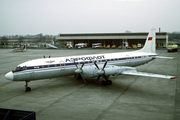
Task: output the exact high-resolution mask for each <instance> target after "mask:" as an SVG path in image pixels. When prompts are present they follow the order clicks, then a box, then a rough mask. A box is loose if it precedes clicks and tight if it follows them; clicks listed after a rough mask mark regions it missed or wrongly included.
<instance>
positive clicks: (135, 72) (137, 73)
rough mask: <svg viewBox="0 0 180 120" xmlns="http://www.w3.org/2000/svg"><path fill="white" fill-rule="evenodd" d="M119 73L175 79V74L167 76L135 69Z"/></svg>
mask: <svg viewBox="0 0 180 120" xmlns="http://www.w3.org/2000/svg"><path fill="white" fill-rule="evenodd" d="M121 74H125V75H137V76H147V77H157V78H166V79H175V78H177V77H176V76H168V75H160V74H153V73H145V72H137V71H135V70H133V71H123V72H122V73H121Z"/></svg>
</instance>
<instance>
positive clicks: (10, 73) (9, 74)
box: [5, 72, 13, 80]
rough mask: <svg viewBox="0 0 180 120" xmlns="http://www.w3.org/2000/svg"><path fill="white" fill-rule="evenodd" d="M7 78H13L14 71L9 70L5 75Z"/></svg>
mask: <svg viewBox="0 0 180 120" xmlns="http://www.w3.org/2000/svg"><path fill="white" fill-rule="evenodd" d="M5 78H6V79H8V80H13V73H12V72H8V73H7V74H6V75H5Z"/></svg>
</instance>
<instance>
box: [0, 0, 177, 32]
mask: <svg viewBox="0 0 180 120" xmlns="http://www.w3.org/2000/svg"><path fill="white" fill-rule="evenodd" d="M152 27H155V28H156V31H158V29H159V27H160V28H161V31H163V32H173V31H180V0H0V36H3V35H27V34H30V35H35V34H39V33H42V34H43V35H45V34H52V35H57V34H59V33H119V32H125V31H126V30H129V31H131V32H148V31H149V30H150V29H151V28H152Z"/></svg>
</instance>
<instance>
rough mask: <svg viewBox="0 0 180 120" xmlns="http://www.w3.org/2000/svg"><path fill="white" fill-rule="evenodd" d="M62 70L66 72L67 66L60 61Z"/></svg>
mask: <svg viewBox="0 0 180 120" xmlns="http://www.w3.org/2000/svg"><path fill="white" fill-rule="evenodd" d="M60 68H61V70H65V64H64V61H62V60H61V61H60Z"/></svg>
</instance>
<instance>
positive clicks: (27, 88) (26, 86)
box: [25, 81, 31, 92]
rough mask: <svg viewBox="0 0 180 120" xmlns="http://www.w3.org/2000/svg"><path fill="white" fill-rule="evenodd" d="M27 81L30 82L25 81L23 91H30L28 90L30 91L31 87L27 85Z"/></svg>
mask: <svg viewBox="0 0 180 120" xmlns="http://www.w3.org/2000/svg"><path fill="white" fill-rule="evenodd" d="M29 82H30V81H26V85H25V92H30V91H31V88H30V87H28V83H29Z"/></svg>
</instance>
